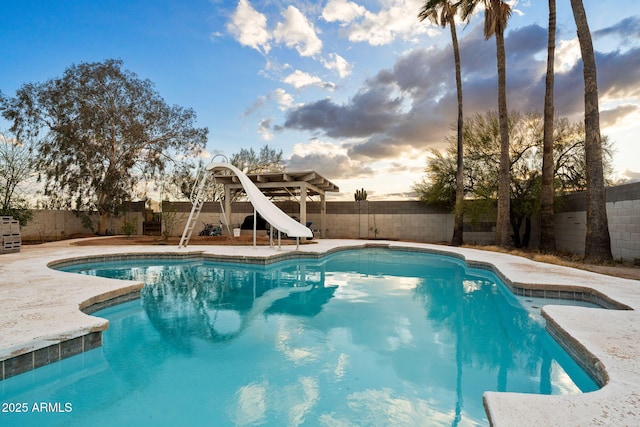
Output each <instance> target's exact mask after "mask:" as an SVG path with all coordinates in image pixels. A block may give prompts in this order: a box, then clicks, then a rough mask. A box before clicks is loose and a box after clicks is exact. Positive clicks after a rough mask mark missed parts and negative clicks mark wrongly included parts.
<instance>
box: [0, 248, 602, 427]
mask: <svg viewBox="0 0 640 427" xmlns="http://www.w3.org/2000/svg"><path fill="white" fill-rule="evenodd" d="M65 270H66V271H72V272H77V273H82V274H88V275H97V276H106V277H115V278H121V279H135V280H143V281H144V282H145V283H146V285H145V287H144V289H143V291H142V298H141V299H140V300H139V301H133V302H130V303H126V304H122V305H119V306H115V307H111V308H109V309H106V310H103V311H101V312H98V313H95V315H97V316H101V317H105V318H107V319H109V322H110V326H109V329H108V330H107V331H105V333H104V336H103V341H104V344H103V347H102V348H100V349H96V350H92V351H89V352H86V353H84V354H82V355H79V356H74V357H72V358H69V359H66V360H63V361H62V362H59V363H56V364H52V365H48V366H45V367H43V368H39V369H37V370H35V371H32V372H28V373H26V374H22V375H19V376H16V377H13V378H9V379H7V380H5V381H2V382H0V397H1V398H0V401H1V402H2V403H3V408H5V407H6V409H9V406H8V404H13V405H14V406H12V408H13V409H14V410H13V411H3V412H1V413H0V425H2V426H7V425H20V426H29V425H34V426H35V425H38V426H43V425H47V426H56V425H59V426H63V425H64V426H67V425H69V426H84V425H91V426H121V425H139V426H142V425H153V426H163V425H166V426H175V425H189V426H190V425H195V426H200V425H202V426H204V425H207V426H209V425H211V426H227V425H270V426H282V425H290V426H298V425H307V426H315V425H320V426H362V425H393V426H399V425H403V426H415V425H425V426H426V425H429V426H434V425H447V426H452V425H453V426H455V425H461V426H462V425H487V424H488V421H487V418H486V415H485V412H484V409H483V406H482V393H483V392H484V391H488V390H494V391H513V392H523V393H542V394H566V393H581V392H588V391H592V390H595V389H597V385H596V384H595V383H594V382H593V381H592V380H591V379H590V378H589V376H588V375H586V374H585V373H584V372H583V371H582V370H581V369H580V368H579V366H578V365H577V364H576V363H575V362H574V361H573V360H572V359H571V358H570V357H569V356H568V355H567V354H566V353H565V352H564V351H563V350H562V349H561V348H560V346H559V345H558V344H557V343H556V342H555V341H554V340H553V339H552V338H551V337H550V336H549V335H548V334H547V333H546V332H545V331H544V322H543V320H542V318H541V316H540V313H539V306H540V305H541V304H544V303H558V301H546V302H544V301H537V300H531V299H526V300H525V299H520V298H517V297H514V296H513V295H512V294H511V293H510V292H509V291H508V290H507V289H506V288H505V287H504V285H502V284H501V283H500V282H499V280H498V279H497V278H496V277H495V275H494V274H492V273H490V272H488V271H485V270H479V269H472V268H468V267H466V265H465V263H464V262H462V261H460V260H457V259H455V258H450V257H444V256H438V255H428V254H421V253H409V252H396V251H389V250H382V249H370V250H358V251H345V252H340V253H337V254H333V255H330V256H327V257H325V258H322V259H320V260H304V261H295V262H294V261H287V262H281V263H277V264H272V265H270V266H266V267H265V266H257V265H247V264H225V263H213V262H207V261H185V262H177V261H166V260H165V261H162V260H156V261H153V260H143V261H125V262H122V261H120V262H117V263H101V264H85V265H78V266H72V267H67V268H65ZM5 403H6V404H7V405H5ZM22 404H26V406H25V407H24V408H26V409H27V410H26V411H24V412H16V411H15V408H16V406H15V405H22ZM42 404H44V406H42ZM34 408H35V410H34ZM41 409H44V410H41Z"/></svg>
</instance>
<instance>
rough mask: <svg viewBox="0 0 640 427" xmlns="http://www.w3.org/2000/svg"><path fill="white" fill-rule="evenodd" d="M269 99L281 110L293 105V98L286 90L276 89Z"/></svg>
mask: <svg viewBox="0 0 640 427" xmlns="http://www.w3.org/2000/svg"><path fill="white" fill-rule="evenodd" d="M270 98H272V99H275V100H276V102H277V103H278V105H279V106H280V109H281V110H285V109H287V108H289V107H291V106H292V105H293V96H292V95H290V94H288V93H287V91H286V90H284V89H282V88H278V89H276V90H274V91H273V92H272V94H271V95H270Z"/></svg>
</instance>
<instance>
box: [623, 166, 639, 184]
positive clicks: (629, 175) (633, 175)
mask: <svg viewBox="0 0 640 427" xmlns="http://www.w3.org/2000/svg"><path fill="white" fill-rule="evenodd" d="M622 177H623V178H624V180H625V181H626V182H640V172H636V171H632V170H629V169H627V170H625V171H624V172H623V173H622Z"/></svg>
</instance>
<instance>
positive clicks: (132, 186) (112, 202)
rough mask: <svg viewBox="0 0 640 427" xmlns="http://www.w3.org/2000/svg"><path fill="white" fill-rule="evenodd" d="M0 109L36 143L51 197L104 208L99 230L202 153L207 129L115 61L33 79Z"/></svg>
mask: <svg viewBox="0 0 640 427" xmlns="http://www.w3.org/2000/svg"><path fill="white" fill-rule="evenodd" d="M0 108H1V109H2V115H3V116H4V118H5V119H7V120H9V121H10V122H11V123H12V127H11V131H12V132H15V134H16V135H17V136H18V138H20V139H25V140H30V141H33V143H34V146H35V148H36V149H37V155H36V156H35V159H36V162H35V167H36V170H37V172H38V174H39V178H40V179H41V180H42V181H44V194H45V195H46V196H48V197H50V198H52V199H54V200H55V203H56V204H58V205H61V206H64V207H66V208H70V209H75V210H78V211H87V212H97V213H98V215H99V216H98V218H99V221H98V228H97V231H98V233H99V234H105V233H106V232H107V226H108V223H109V219H110V218H111V217H112V216H113V215H117V214H118V213H119V211H120V209H121V208H122V206H123V204H124V202H126V201H128V200H131V198H132V197H133V195H135V194H136V190H137V187H138V185H139V183H140V182H142V181H147V180H153V179H154V178H156V177H158V176H160V174H161V173H162V171H163V170H164V169H165V168H166V166H167V165H168V164H170V163H171V162H173V161H174V159H175V158H177V157H178V156H180V155H192V154H196V153H197V152H198V151H200V150H202V149H203V148H204V146H205V144H206V140H207V133H208V130H207V129H206V128H197V127H196V126H195V122H196V114H195V112H194V111H193V110H192V109H188V108H183V107H180V106H175V105H173V106H170V105H168V104H167V103H166V102H165V101H164V99H163V98H162V97H161V96H160V95H159V94H158V93H157V92H156V90H155V89H154V85H153V83H152V82H151V81H150V80H148V79H144V80H143V79H140V78H139V77H138V76H137V75H136V74H135V73H133V72H131V71H128V70H125V69H124V68H123V62H122V61H121V60H114V59H109V60H106V61H104V62H92V63H80V64H77V65H71V66H70V67H69V68H67V69H66V70H65V71H64V74H63V75H62V77H57V78H52V79H50V80H47V81H45V82H43V83H26V84H24V85H23V86H22V87H21V88H19V89H18V90H17V91H16V95H15V97H13V98H7V97H4V98H3V99H2V103H1V104H0Z"/></svg>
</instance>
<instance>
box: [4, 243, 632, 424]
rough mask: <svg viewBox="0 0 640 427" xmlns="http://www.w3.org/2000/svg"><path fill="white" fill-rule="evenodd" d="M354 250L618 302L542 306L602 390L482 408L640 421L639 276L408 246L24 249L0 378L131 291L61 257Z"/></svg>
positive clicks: (273, 256)
mask: <svg viewBox="0 0 640 427" xmlns="http://www.w3.org/2000/svg"><path fill="white" fill-rule="evenodd" d="M362 247H389V248H391V249H394V250H412V251H423V252H429V253H438V254H444V255H450V256H454V257H457V258H460V259H463V260H465V261H466V262H467V264H468V265H469V266H470V267H478V268H484V269H489V270H491V271H493V272H495V273H496V274H497V275H498V276H500V278H501V279H502V280H503V281H504V282H505V284H507V286H508V287H509V288H510V289H511V290H512V291H513V292H514V293H516V294H520V295H524V296H547V297H553V296H558V297H563V298H566V297H570V298H575V299H579V300H585V301H589V302H596V303H597V304H599V305H603V306H605V307H609V308H616V309H615V310H601V309H591V308H584V307H567V306H564V307H563V306H553V305H549V306H545V308H544V309H543V316H544V317H545V319H546V320H547V328H548V330H549V331H550V333H551V334H552V335H553V336H554V337H556V338H557V339H558V340H559V342H560V343H561V344H562V345H563V346H564V347H565V348H567V350H568V351H569V352H570V353H572V354H573V355H574V357H576V359H577V360H578V361H579V362H580V363H581V364H583V365H584V366H585V367H586V368H587V369H588V370H589V372H590V373H591V374H592V376H594V377H595V378H596V380H597V381H598V382H599V383H600V384H603V387H602V388H601V389H600V390H598V391H595V392H592V393H586V394H580V395H571V396H541V395H528V394H518V393H499V392H487V393H485V395H484V399H483V400H484V405H485V409H486V411H487V414H488V417H489V420H490V422H491V424H492V425H514V424H517V425H541V424H542V425H576V426H577V425H597V424H614V425H625V424H626V425H634V424H637V425H640V411H639V410H638V409H639V408H640V317H639V316H638V311H637V309H638V307H640V281H637V280H631V279H620V278H615V277H610V276H604V275H601V274H597V273H591V272H586V271H582V270H575V269H571V268H568V267H561V266H554V265H549V264H542V263H538V262H535V261H531V260H528V259H525V258H521V257H517V256H513V255H508V254H500V253H495V252H485V251H481V250H475V249H469V248H454V247H447V246H439V245H431V244H420V243H408V242H394V241H377V240H376V241H362V240H320V241H318V243H317V244H311V245H305V246H304V247H302V248H301V250H299V251H296V250H295V248H294V247H283V248H281V249H277V248H268V247H257V248H253V247H246V246H244V247H240V246H231V247H229V246H191V247H189V248H186V249H178V248H176V247H168V246H157V247H149V246H126V247H123V246H96V247H91V246H82V247H79V246H72V245H70V242H63V243H55V244H45V245H38V246H33V247H23V248H22V251H21V252H20V253H13V254H4V255H2V257H1V258H0V262H1V263H0V274H2V276H4V277H8V278H9V280H3V281H2V282H1V283H0V330H1V331H2V334H1V335H0V361H1V362H0V364H1V366H0V368H1V369H0V371H1V372H0V374H1V375H0V379H4V378H8V377H9V376H11V375H14V374H15V372H17V371H19V370H20V369H26V368H29V366H30V369H33V368H37V367H39V366H43V364H46V363H50V362H54V361H57V360H60V359H62V358H64V357H69V356H71V355H73V354H78V353H80V352H82V351H86V350H89V349H92V348H96V347H99V346H100V345H101V344H102V338H101V334H102V331H104V330H105V329H106V328H107V327H108V321H107V320H105V319H100V318H98V317H95V316H91V315H90V313H93V312H95V311H97V310H99V309H101V308H104V307H106V306H109V305H113V304H118V303H120V302H124V301H128V300H131V299H135V298H138V297H139V292H140V289H141V287H142V286H143V285H142V284H141V283H137V282H123V281H118V280H113V279H103V278H97V277H90V278H87V276H77V277H75V276H72V275H70V274H68V273H63V272H60V271H56V270H52V269H51V268H49V267H48V266H49V265H51V264H52V263H59V262H60V261H59V260H65V262H74V261H77V260H79V259H86V258H87V257H90V258H95V259H99V258H104V257H113V256H118V254H123V253H125V254H127V257H129V256H134V257H135V256H137V257H146V256H158V255H162V256H167V257H176V258H178V257H179V258H189V257H198V258H201V257H204V258H206V259H216V260H223V261H225V262H247V261H250V262H254V263H258V264H269V263H272V262H279V261H283V260H288V259H293V258H298V257H300V256H304V257H316V258H318V257H321V256H324V255H326V254H329V253H332V252H335V251H340V250H344V249H356V248H362ZM88 282H90V283H91V286H87V283H88ZM16 366H17V368H16ZM16 369H17V370H16ZM26 370H28V369H26ZM23 372H24V371H23ZM7 373H9V375H7Z"/></svg>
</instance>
